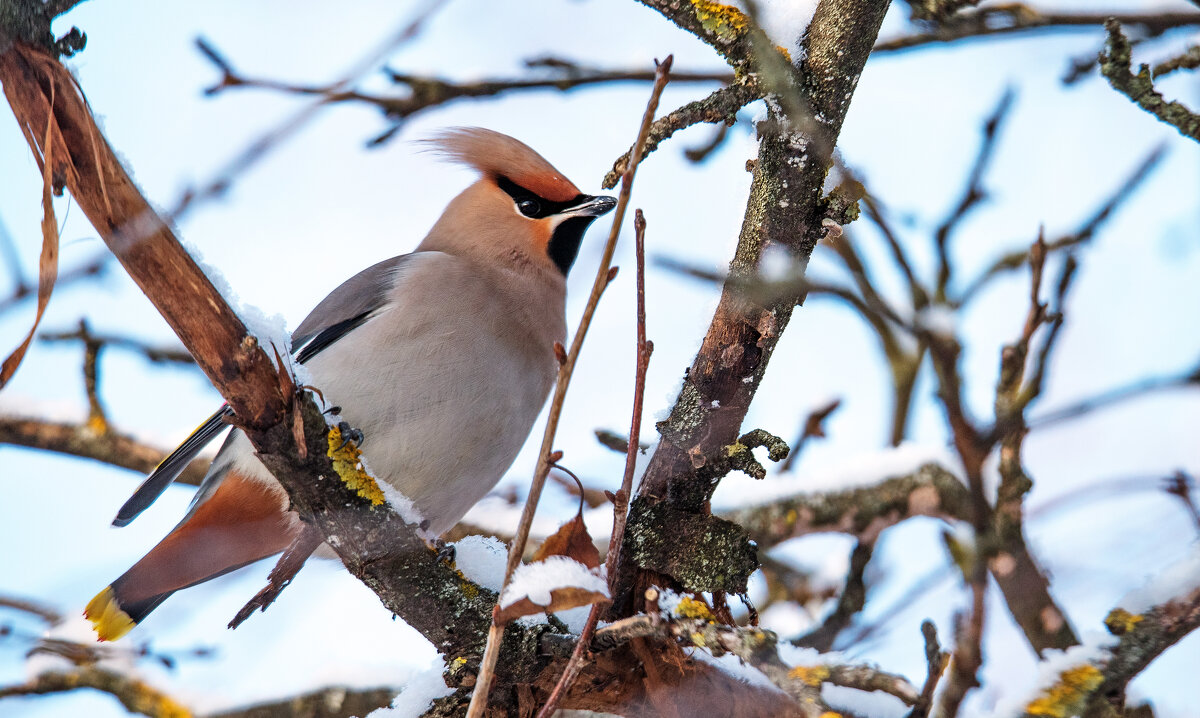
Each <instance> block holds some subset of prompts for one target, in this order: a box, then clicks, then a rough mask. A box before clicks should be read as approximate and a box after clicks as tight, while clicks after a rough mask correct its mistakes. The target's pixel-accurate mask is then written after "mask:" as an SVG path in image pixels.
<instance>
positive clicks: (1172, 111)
mask: <svg viewBox="0 0 1200 718" xmlns="http://www.w3.org/2000/svg"><path fill="white" fill-rule="evenodd" d="M1104 29H1105V30H1106V31H1107V32H1108V41H1107V43H1106V45H1105V51H1104V52H1103V53H1101V55H1100V73H1101V74H1102V75H1104V77H1106V78H1107V79H1108V84H1110V85H1112V86H1113V89H1114V90H1116V91H1117V92H1120V93H1121V94H1122V95H1125V96H1126V97H1128V98H1129V99H1130V100H1133V102H1134V103H1136V104H1137V105H1138V107H1141V108H1142V109H1143V110H1145V111H1146V112H1149V113H1150V114H1152V115H1154V116H1155V117H1157V118H1158V119H1159V120H1161V121H1163V122H1165V123H1167V124H1168V125H1171V126H1172V127H1174V128H1175V129H1176V130H1179V134H1181V135H1183V136H1184V137H1190V138H1191V139H1193V140H1196V141H1197V142H1200V114H1197V113H1195V112H1193V111H1191V110H1189V109H1188V108H1187V107H1186V106H1184V105H1183V104H1182V103H1179V102H1174V101H1171V102H1168V101H1167V100H1166V99H1164V98H1163V96H1162V95H1161V94H1159V92H1158V91H1157V90H1155V89H1154V81H1153V80H1152V79H1151V77H1150V68H1149V66H1147V65H1142V66H1141V68H1140V69H1139V70H1138V73H1137V75H1134V74H1133V72H1132V71H1131V69H1130V68H1131V66H1132V62H1133V53H1132V49H1131V48H1130V46H1129V39H1128V38H1126V37H1125V35H1124V33H1122V32H1121V24H1120V23H1119V22H1118V21H1117V20H1116V19H1115V18H1110V19H1108V20H1106V21H1105V23H1104Z"/></svg>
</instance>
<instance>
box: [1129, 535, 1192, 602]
mask: <svg viewBox="0 0 1200 718" xmlns="http://www.w3.org/2000/svg"><path fill="white" fill-rule="evenodd" d="M1197 587H1200V543H1195V544H1192V551H1191V553H1190V554H1189V555H1187V556H1185V557H1184V558H1182V559H1180V560H1179V561H1177V562H1175V563H1174V564H1172V565H1170V566H1168V567H1166V568H1165V569H1163V570H1161V571H1159V572H1158V573H1156V574H1155V575H1153V576H1149V577H1147V581H1146V584H1145V585H1144V586H1142V587H1140V588H1136V589H1134V590H1132V591H1130V592H1129V593H1127V594H1125V597H1124V598H1122V599H1121V602H1120V603H1118V604H1117V605H1118V606H1119V607H1121V608H1123V609H1125V610H1126V611H1129V612H1130V613H1142V612H1144V611H1146V610H1148V609H1150V608H1151V607H1153V606H1157V605H1159V604H1162V603H1166V602H1167V601H1170V600H1172V599H1175V598H1178V597H1180V596H1183V595H1185V594H1187V593H1190V592H1191V591H1193V590H1195V589H1196V588H1197Z"/></svg>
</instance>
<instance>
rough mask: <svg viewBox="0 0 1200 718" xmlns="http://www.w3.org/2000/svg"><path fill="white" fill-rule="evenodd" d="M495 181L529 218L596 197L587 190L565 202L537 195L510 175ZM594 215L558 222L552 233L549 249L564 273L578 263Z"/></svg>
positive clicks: (545, 214)
mask: <svg viewBox="0 0 1200 718" xmlns="http://www.w3.org/2000/svg"><path fill="white" fill-rule="evenodd" d="M496 184H497V185H499V187H500V189H502V190H504V192H505V193H506V194H507V195H508V196H509V197H512V198H513V202H514V203H515V204H516V207H517V211H518V212H520V213H521V214H523V215H525V216H526V217H528V218H530V219H544V218H546V217H552V216H554V215H556V214H560V213H562V212H565V211H568V210H570V209H572V208H574V207H578V206H579V205H581V204H584V203H586V202H589V201H591V200H593V199H595V198H594V197H591V196H588V195H586V194H578V195H576V196H574V197H572V198H571V199H569V200H567V201H566V202H554V201H552V200H548V199H546V198H545V197H539V196H537V195H536V194H534V193H533V192H530V191H529V190H527V189H525V188H524V187H522V186H521V185H519V184H517V183H516V182H513V181H512V180H510V179H509V178H507V177H498V178H497V179H496ZM606 211H607V210H606ZM594 219H596V218H595V217H594V216H588V215H580V216H578V217H569V218H567V219H565V220H563V221H562V222H561V223H559V225H558V226H557V227H555V228H554V233H553V234H551V235H550V241H549V243H547V245H546V253H547V254H548V255H550V259H551V260H552V261H553V262H554V266H556V267H558V271H560V272H562V273H563V276H564V277H565V276H567V272H570V271H571V265H572V264H574V263H575V257H576V256H578V254H579V245H580V244H582V243H583V233H584V232H585V231H586V230H587V228H588V225H590V224H591V223H592V220H594Z"/></svg>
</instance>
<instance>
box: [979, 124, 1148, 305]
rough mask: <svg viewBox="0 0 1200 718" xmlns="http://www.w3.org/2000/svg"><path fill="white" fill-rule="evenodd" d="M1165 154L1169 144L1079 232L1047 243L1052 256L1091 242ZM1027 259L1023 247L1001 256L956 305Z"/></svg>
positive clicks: (1141, 166) (1145, 161)
mask: <svg viewBox="0 0 1200 718" xmlns="http://www.w3.org/2000/svg"><path fill="white" fill-rule="evenodd" d="M1166 154H1167V145H1166V144H1165V143H1164V144H1161V145H1159V146H1158V147H1155V148H1154V149H1153V150H1152V151H1151V152H1150V154H1148V155H1146V157H1145V159H1143V160H1142V161H1141V162H1140V163H1138V166H1137V167H1136V168H1134V170H1133V172H1131V173H1130V174H1129V177H1127V178H1126V179H1125V181H1123V182H1122V183H1121V186H1120V187H1118V188H1117V189H1116V191H1114V192H1113V193H1112V194H1111V195H1109V197H1108V198H1107V199H1106V200H1105V201H1104V203H1103V204H1101V205H1100V207H1098V208H1097V209H1096V211H1095V212H1094V213H1093V214H1092V215H1091V216H1090V217H1088V219H1087V220H1085V221H1084V222H1083V224H1082V225H1080V227H1079V229H1077V230H1075V231H1074V232H1072V233H1070V234H1067V235H1063V236H1062V237H1059V238H1057V239H1053V240H1051V241H1049V242H1047V243H1046V251H1047V252H1049V253H1055V252H1060V251H1062V250H1066V249H1070V248H1072V247H1075V246H1078V245H1083V244H1087V243H1088V242H1090V241H1091V240H1092V238H1094V237H1095V236H1096V234H1097V233H1098V232H1099V231H1100V229H1101V228H1102V227H1103V226H1104V224H1105V223H1106V222H1107V221H1108V220H1109V218H1111V217H1112V216H1113V214H1114V213H1115V212H1116V210H1117V209H1119V208H1120V207H1121V205H1123V204H1125V203H1126V202H1127V201H1128V200H1129V199H1130V198H1131V197H1132V196H1133V194H1134V192H1135V191H1136V190H1137V189H1138V188H1139V187H1141V186H1142V184H1143V183H1144V182H1145V181H1146V179H1147V178H1148V177H1150V175H1151V173H1152V172H1153V171H1154V170H1155V169H1156V168H1157V167H1158V165H1159V164H1160V163H1161V162H1162V160H1163V158H1164V157H1166ZM1028 258H1029V252H1028V251H1027V250H1026V249H1024V248H1022V249H1020V250H1018V251H1014V252H1010V253H1008V254H1005V255H1003V256H1001V257H1000V258H999V259H997V260H996V261H995V262H993V263H992V264H991V266H989V267H988V268H987V269H986V270H984V272H983V273H982V274H980V275H979V276H978V277H976V278H975V279H974V280H973V281H972V282H971V283H970V284H969V285H967V287H966V289H964V290H963V291H962V292H961V293H960V294H959V295H958V298H957V300H956V303H957V304H958V305H959V306H963V305H966V304H967V303H968V302H970V301H971V300H973V299H974V298H975V297H976V296H978V295H979V293H980V292H981V291H982V290H983V289H984V287H986V286H987V285H989V284H990V283H991V282H992V280H994V279H995V278H996V277H998V276H999V275H1001V274H1003V273H1005V272H1011V271H1014V270H1017V269H1020V268H1021V267H1023V266H1025V262H1026V260H1027V259H1028Z"/></svg>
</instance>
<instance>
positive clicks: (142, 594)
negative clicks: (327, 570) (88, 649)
mask: <svg viewBox="0 0 1200 718" xmlns="http://www.w3.org/2000/svg"><path fill="white" fill-rule="evenodd" d="M285 501H286V497H285V496H284V495H283V489H282V488H280V487H279V486H272V485H269V484H266V483H264V482H262V481H257V480H255V479H248V478H245V477H243V476H241V475H239V474H237V473H236V472H230V473H229V474H228V475H227V476H226V477H225V478H224V480H222V482H221V484H220V486H218V487H217V489H216V491H215V492H214V493H213V494H212V496H210V497H208V498H207V499H206V500H205V501H204V502H203V503H201V504H199V505H198V506H196V507H195V510H194V511H193V512H192V513H191V514H190V515H189V516H188V517H187V518H186V519H184V520H183V522H182V523H180V524H179V525H178V526H176V527H175V529H174V530H172V531H171V533H169V534H168V535H167V537H166V538H164V539H163V540H162V541H160V542H159V543H158V545H157V546H155V547H154V548H153V549H151V550H150V552H149V553H147V554H146V555H145V556H144V557H143V558H142V560H140V561H138V562H137V563H136V564H134V565H133V567H131V568H130V569H129V570H128V571H126V572H125V573H124V574H122V575H121V577H120V578H118V579H117V580H116V581H113V582H112V584H111V585H109V586H108V587H106V588H105V589H104V590H103V591H101V592H100V593H98V594H96V597H95V598H93V599H92V600H91V602H89V603H88V605H87V608H86V609H85V610H84V616H85V617H87V619H88V620H90V621H91V622H92V625H93V626H95V629H96V634H97V635H98V636H99V638H100V640H101V641H114V640H116V639H118V638H120V637H121V636H124V635H125V634H126V633H128V632H129V631H130V629H132V628H133V627H134V626H136V625H137V624H138V623H140V622H141V621H142V619H144V618H145V617H146V616H147V615H149V614H150V612H151V611H153V610H154V609H155V608H157V607H158V605H159V604H160V603H162V602H163V601H165V600H166V599H167V597H168V596H170V595H171V594H172V593H174V592H176V591H179V590H181V589H184V588H187V587H189V586H194V585H196V584H198V583H203V582H204V581H208V580H209V579H213V578H216V577H217V576H220V575H222V574H225V573H228V572H230V571H233V570H235V569H238V568H241V567H242V566H245V565H247V564H250V563H253V562H255V561H258V560H259V559H263V558H266V557H267V556H270V555H272V554H276V553H279V552H280V551H283V550H284V549H285V548H287V547H288V545H289V544H290V543H291V542H292V540H293V539H294V538H295V536H296V533H297V532H298V530H299V524H300V522H299V519H297V518H296V516H295V515H294V514H290V513H288V512H287V511H286V509H285V506H286V504H285V503H284V502H285Z"/></svg>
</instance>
